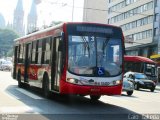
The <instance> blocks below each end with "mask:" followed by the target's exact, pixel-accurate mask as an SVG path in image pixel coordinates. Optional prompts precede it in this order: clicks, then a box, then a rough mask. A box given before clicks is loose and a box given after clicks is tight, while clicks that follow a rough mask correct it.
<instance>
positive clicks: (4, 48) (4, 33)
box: [0, 29, 19, 57]
mask: <svg viewBox="0 0 160 120" xmlns="http://www.w3.org/2000/svg"><path fill="white" fill-rule="evenodd" d="M18 37H19V36H18V34H16V33H15V32H14V31H13V30H10V29H0V57H2V56H5V57H11V56H12V55H13V40H14V39H16V38H18Z"/></svg>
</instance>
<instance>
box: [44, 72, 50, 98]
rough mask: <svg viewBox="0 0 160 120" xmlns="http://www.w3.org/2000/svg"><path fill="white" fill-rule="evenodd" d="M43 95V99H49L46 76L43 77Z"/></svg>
mask: <svg viewBox="0 0 160 120" xmlns="http://www.w3.org/2000/svg"><path fill="white" fill-rule="evenodd" d="M42 89H43V95H44V97H45V98H49V96H50V94H49V78H48V75H47V74H45V75H44V76H43V88H42Z"/></svg>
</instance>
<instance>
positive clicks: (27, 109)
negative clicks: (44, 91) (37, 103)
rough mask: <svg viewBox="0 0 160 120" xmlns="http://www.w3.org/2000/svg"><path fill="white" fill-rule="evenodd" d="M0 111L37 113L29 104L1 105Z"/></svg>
mask: <svg viewBox="0 0 160 120" xmlns="http://www.w3.org/2000/svg"><path fill="white" fill-rule="evenodd" d="M0 113H16V114H17V113H35V112H34V110H33V109H32V108H30V107H28V106H3V107H0Z"/></svg>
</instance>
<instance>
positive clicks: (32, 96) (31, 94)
mask: <svg viewBox="0 0 160 120" xmlns="http://www.w3.org/2000/svg"><path fill="white" fill-rule="evenodd" d="M16 90H18V91H19V92H21V93H23V94H25V95H27V96H29V97H31V98H33V99H44V98H42V97H40V96H38V95H35V94H33V93H30V92H28V91H26V90H24V89H21V88H17V89H16Z"/></svg>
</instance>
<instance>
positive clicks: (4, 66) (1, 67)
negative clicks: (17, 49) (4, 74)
mask: <svg viewBox="0 0 160 120" xmlns="http://www.w3.org/2000/svg"><path fill="white" fill-rule="evenodd" d="M12 66H13V64H12V62H11V61H3V62H1V64H0V70H2V71H4V70H9V71H11V69H12Z"/></svg>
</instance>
